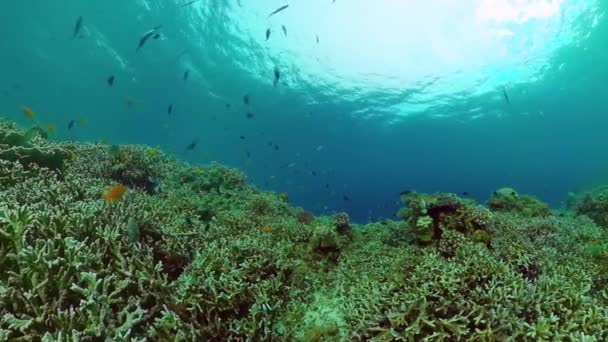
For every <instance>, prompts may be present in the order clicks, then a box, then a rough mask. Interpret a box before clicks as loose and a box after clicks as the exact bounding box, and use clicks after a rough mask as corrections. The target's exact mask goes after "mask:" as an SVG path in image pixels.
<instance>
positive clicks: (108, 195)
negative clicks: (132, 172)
mask: <svg viewBox="0 0 608 342" xmlns="http://www.w3.org/2000/svg"><path fill="white" fill-rule="evenodd" d="M125 191H127V188H126V187H125V186H124V185H120V184H116V185H112V186H111V187H109V188H108V189H107V190H106V192H105V193H104V194H103V199H104V200H106V201H107V202H116V201H118V200H119V199H121V198H122V195H124V194H125Z"/></svg>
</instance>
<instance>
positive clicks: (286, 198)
mask: <svg viewBox="0 0 608 342" xmlns="http://www.w3.org/2000/svg"><path fill="white" fill-rule="evenodd" d="M279 198H280V199H282V200H283V201H285V202H287V201H288V200H289V195H288V194H286V193H284V192H281V193H280V194H279Z"/></svg>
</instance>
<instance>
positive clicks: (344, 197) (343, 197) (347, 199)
mask: <svg viewBox="0 0 608 342" xmlns="http://www.w3.org/2000/svg"><path fill="white" fill-rule="evenodd" d="M342 199H343V200H345V201H350V198H349V197H348V196H346V195H342Z"/></svg>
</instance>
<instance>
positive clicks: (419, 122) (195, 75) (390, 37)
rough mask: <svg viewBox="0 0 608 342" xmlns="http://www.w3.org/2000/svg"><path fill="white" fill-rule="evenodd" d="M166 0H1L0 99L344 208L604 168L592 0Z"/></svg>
mask: <svg viewBox="0 0 608 342" xmlns="http://www.w3.org/2000/svg"><path fill="white" fill-rule="evenodd" d="M185 3H186V1H180V2H176V1H155V2H151V1H150V2H147V1H142V0H139V1H118V0H108V1H104V2H92V1H75V0H66V1H62V2H61V4H58V3H56V2H50V1H42V0H32V1H21V2H14V1H13V2H9V1H4V2H2V3H1V4H0V32H1V33H2V38H1V39H0V51H2V55H0V75H1V77H0V99H2V100H1V101H0V114H2V115H3V116H6V117H9V118H11V119H15V120H17V121H19V122H20V123H21V124H23V125H25V126H28V125H33V124H34V123H32V122H31V120H29V119H28V118H26V117H25V116H24V115H23V114H22V113H21V108H22V106H28V107H31V108H32V109H33V110H34V111H35V112H36V120H37V123H38V124H56V125H57V126H58V130H57V133H56V138H57V139H60V140H84V141H99V140H105V141H107V142H109V143H114V144H148V145H150V146H157V145H158V146H160V147H161V148H162V149H163V150H164V151H165V152H167V153H172V154H175V155H176V156H177V157H179V158H182V159H185V160H187V161H190V162H192V163H194V164H203V165H204V164H207V163H209V162H211V161H217V162H220V163H223V164H227V165H230V166H233V167H238V168H240V169H242V170H243V172H244V173H245V174H246V175H247V176H248V179H249V180H250V181H251V182H252V183H254V184H256V185H257V186H259V187H260V188H262V189H268V190H273V191H277V192H286V193H288V194H289V198H290V201H291V202H292V203H293V204H295V205H299V206H302V207H305V208H307V209H309V210H311V211H313V212H315V213H331V212H334V211H342V210H344V211H347V212H348V213H349V214H350V215H351V217H352V218H353V219H354V220H356V221H359V222H365V221H367V220H370V219H380V218H387V217H393V215H394V213H395V212H396V210H397V209H398V207H399V206H400V203H399V192H400V191H403V190H409V189H414V190H416V191H419V192H435V191H440V192H455V193H462V192H467V193H469V195H468V196H469V197H473V198H475V199H477V200H478V201H484V200H485V199H486V198H487V197H488V195H490V194H491V193H492V191H494V190H495V189H497V188H499V187H502V186H510V187H513V188H515V189H517V190H518V191H519V192H522V193H529V194H532V195H535V196H537V197H539V198H540V199H542V200H543V201H546V202H548V203H550V204H551V205H552V206H554V207H560V206H561V205H562V203H563V201H564V200H565V198H566V194H567V192H569V191H577V190H581V189H584V188H586V187H589V186H592V185H594V184H596V183H599V182H603V181H605V180H606V175H608V159H606V150H607V147H608V142H607V139H606V136H607V135H606V132H607V129H608V117H607V115H606V114H607V112H606V108H607V107H606V94H608V84H607V83H608V63H607V62H606V61H607V60H608V44H607V43H608V34H607V33H606V32H608V25H607V24H606V15H605V14H606V11H607V10H608V5H607V4H606V3H605V2H600V1H592V0H589V1H575V0H570V1H561V2H558V1H520V2H518V3H520V4H521V3H528V4H530V6H531V7H528V8H525V11H524V10H523V9H522V10H521V12H513V11H511V10H513V8H514V7H513V6H515V5H512V6H511V7H508V6H507V5H505V6H507V7H504V8H503V7H500V6H498V4H499V3H500V4H503V5H504V4H509V3H511V4H513V3H515V2H513V1H498V2H495V3H493V4H494V5H491V4H492V3H491V2H490V3H491V4H490V5H488V1H484V0H467V1H444V2H441V3H433V4H422V5H421V4H420V3H418V4H414V2H412V3H407V2H403V1H389V0H385V1H378V2H374V3H373V4H370V2H365V1H363V0H357V1H351V2H347V1H340V0H338V1H336V3H333V4H332V3H331V1H329V0H327V1H320V0H318V1H310V2H308V1H299V2H296V1H274V0H264V1H256V2H251V3H250V2H247V1H245V0H241V1H240V2H239V1H236V0H235V1H211V0H201V1H198V2H195V3H193V4H192V5H190V6H187V7H181V6H182V5H183V4H185ZM286 3H288V4H289V5H290V7H289V8H287V9H286V10H285V11H283V12H281V13H278V14H276V15H275V16H273V17H271V18H268V14H269V13H270V12H271V11H272V10H274V9H276V8H278V7H280V6H281V5H283V4H286ZM484 4H485V5H484ZM539 4H541V5H542V6H541V5H539ZM442 6H444V7H442ZM484 6H485V7H484ZM488 6H489V7H488ZM535 6H536V7H535ZM509 8H510V9H511V10H509ZM441 13H443V14H441ZM446 13H448V14H446ZM450 13H451V15H450ZM441 15H443V16H444V17H440V16H441ZM79 16H82V18H83V24H84V25H83V28H82V30H81V32H79V34H78V35H77V37H76V38H74V37H73V36H74V25H75V23H76V19H77V18H78V17H79ZM459 18H460V19H459ZM463 18H464V19H463ZM471 23H475V24H471ZM157 25H163V27H162V28H161V29H160V30H159V32H160V33H161V35H160V37H159V39H150V40H149V41H148V42H147V43H146V45H145V46H144V47H143V48H142V49H141V50H140V51H139V52H136V46H137V43H138V41H139V39H140V37H141V36H142V35H143V34H144V33H145V32H146V31H148V30H150V29H151V28H152V27H154V26H157ZM282 25H284V26H285V27H286V29H287V35H285V34H283V32H282V28H281V26H282ZM400 25H403V26H400ZM267 28H270V29H271V36H270V39H269V40H268V41H266V39H265V31H266V29H267ZM316 36H319V42H318V43H317V42H316ZM275 66H276V67H277V68H279V70H280V72H281V80H280V82H279V84H278V85H277V86H276V87H274V86H273V70H274V68H275ZM186 70H188V71H189V77H188V79H187V80H186V81H184V79H183V75H184V72H185V71H186ZM110 75H114V76H115V83H114V85H113V86H112V87H110V86H108V84H107V83H106V79H107V78H108V77H109V76H110ZM503 88H504V90H505V91H506V93H507V96H508V98H509V101H508V103H507V101H506V99H505V98H504V94H503ZM245 94H248V95H249V97H250V99H251V101H250V104H249V105H245V104H244V103H243V96H244V95H245ZM127 97H128V98H129V99H130V101H131V102H132V104H131V105H128V101H127ZM169 105H173V109H172V114H168V113H167V109H168V106H169ZM227 105H229V107H227ZM248 112H250V113H253V114H254V117H253V118H247V117H246V113H248ZM83 118H86V119H87V120H88V123H86V124H82V125H81V124H76V126H75V127H74V128H73V129H72V130H68V129H67V125H68V123H69V122H70V121H71V120H80V119H83ZM241 137H242V138H241ZM196 139H198V145H197V147H196V149H194V150H193V151H186V150H185V147H186V146H187V145H188V144H189V143H191V142H192V141H194V140H196ZM275 146H278V149H277V148H275Z"/></svg>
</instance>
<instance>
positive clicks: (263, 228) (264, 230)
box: [260, 226, 272, 233]
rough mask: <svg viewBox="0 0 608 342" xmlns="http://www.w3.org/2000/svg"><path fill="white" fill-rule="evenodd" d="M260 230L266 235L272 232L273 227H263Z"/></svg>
mask: <svg viewBox="0 0 608 342" xmlns="http://www.w3.org/2000/svg"><path fill="white" fill-rule="evenodd" d="M260 230H261V231H262V232H264V233H270V232H272V227H271V226H261V227H260Z"/></svg>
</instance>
